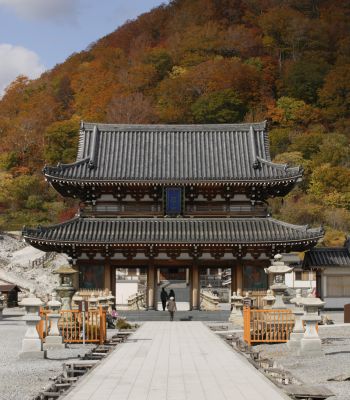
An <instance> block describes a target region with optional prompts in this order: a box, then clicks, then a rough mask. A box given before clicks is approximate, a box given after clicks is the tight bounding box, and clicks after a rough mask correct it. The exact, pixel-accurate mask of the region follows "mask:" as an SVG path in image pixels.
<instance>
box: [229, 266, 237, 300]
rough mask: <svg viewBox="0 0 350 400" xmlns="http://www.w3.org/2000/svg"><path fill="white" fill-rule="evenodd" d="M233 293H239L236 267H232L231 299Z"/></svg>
mask: <svg viewBox="0 0 350 400" xmlns="http://www.w3.org/2000/svg"><path fill="white" fill-rule="evenodd" d="M233 292H237V279H236V267H235V266H232V267H231V290H230V297H231V296H232V293H233ZM230 301H231V299H230Z"/></svg>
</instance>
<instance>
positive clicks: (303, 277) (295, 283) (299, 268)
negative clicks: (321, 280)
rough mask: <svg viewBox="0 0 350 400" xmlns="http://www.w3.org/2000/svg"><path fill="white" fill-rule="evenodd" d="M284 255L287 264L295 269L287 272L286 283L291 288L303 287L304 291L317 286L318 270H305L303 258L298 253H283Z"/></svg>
mask: <svg viewBox="0 0 350 400" xmlns="http://www.w3.org/2000/svg"><path fill="white" fill-rule="evenodd" d="M282 256H283V261H284V262H285V264H287V265H288V266H290V267H293V271H292V272H291V273H290V274H286V285H287V286H288V287H289V288H292V289H301V290H302V291H303V292H306V291H307V290H308V289H310V288H312V289H314V288H316V272H315V271H310V270H307V271H305V270H303V260H302V259H301V258H300V256H299V254H298V253H289V254H282Z"/></svg>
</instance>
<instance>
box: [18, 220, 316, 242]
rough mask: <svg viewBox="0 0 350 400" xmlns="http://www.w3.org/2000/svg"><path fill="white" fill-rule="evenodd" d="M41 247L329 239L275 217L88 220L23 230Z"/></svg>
mask: <svg viewBox="0 0 350 400" xmlns="http://www.w3.org/2000/svg"><path fill="white" fill-rule="evenodd" d="M23 236H24V238H25V240H26V241H27V242H29V243H31V244H32V245H34V246H35V247H39V248H40V246H41V245H45V244H46V245H48V244H55V245H60V244H75V245H78V246H86V245H102V246H104V245H111V246H115V247H118V246H122V245H130V244H131V245H132V244H136V245H138V246H140V245H142V244H147V245H151V244H153V245H158V244H159V245H163V244H166V245H176V244H183V245H187V244H188V245H191V244H192V245H194V244H204V245H205V244H209V245H210V244H214V245H219V246H220V245H226V246H230V245H232V246H236V245H252V244H253V245H264V244H268V243H269V244H271V243H280V244H282V245H290V244H291V243H295V244H296V245H305V244H308V243H312V245H314V244H315V243H316V242H317V240H318V239H319V238H320V237H322V236H323V231H322V229H320V228H308V227H307V226H299V225H292V224H287V223H285V222H281V221H278V220H275V219H273V218H82V217H77V218H75V219H72V220H70V221H67V222H65V223H61V224H58V225H53V226H49V227H45V228H42V227H39V228H36V229H31V228H25V229H24V230H23Z"/></svg>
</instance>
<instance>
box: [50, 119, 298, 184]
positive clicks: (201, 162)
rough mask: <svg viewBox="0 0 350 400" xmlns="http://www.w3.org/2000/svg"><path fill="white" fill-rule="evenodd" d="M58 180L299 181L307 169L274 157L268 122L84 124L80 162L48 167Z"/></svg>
mask: <svg viewBox="0 0 350 400" xmlns="http://www.w3.org/2000/svg"><path fill="white" fill-rule="evenodd" d="M44 173H45V175H46V177H47V178H48V179H49V180H50V181H53V182H62V181H63V182H71V181H78V182H96V183H101V182H122V183H125V182H141V183H144V182H146V183H147V182H149V183H152V184H157V183H158V184H169V183H170V184H176V183H178V184H186V183H189V184H193V183H194V184H195V183H200V182H218V183H220V182H237V181H238V182H242V181H243V182H244V181H248V182H260V183H261V184H263V183H264V182H266V181H268V182H269V181H278V182H281V181H282V182H283V181H285V183H290V182H294V181H296V180H298V179H300V177H301V176H302V169H301V168H299V167H289V166H287V165H284V164H275V163H272V162H271V158H270V151H269V145H268V137H267V133H266V123H264V122H263V123H252V124H224V125H109V124H92V123H83V124H82V126H81V130H80V140H79V149H78V156H77V161H76V162H75V163H72V164H65V165H64V164H61V165H58V166H57V167H45V168H44Z"/></svg>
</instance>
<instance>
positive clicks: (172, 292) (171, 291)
mask: <svg viewBox="0 0 350 400" xmlns="http://www.w3.org/2000/svg"><path fill="white" fill-rule="evenodd" d="M170 297H174V300H175V292H174V291H173V289H170V292H169V299H170Z"/></svg>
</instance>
